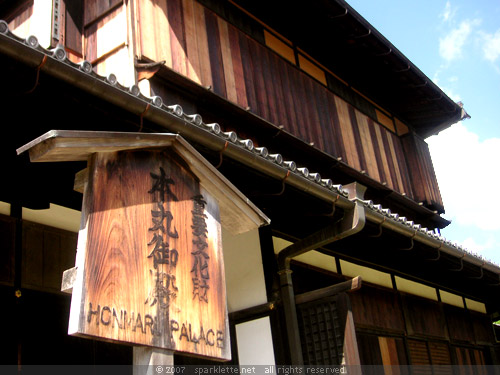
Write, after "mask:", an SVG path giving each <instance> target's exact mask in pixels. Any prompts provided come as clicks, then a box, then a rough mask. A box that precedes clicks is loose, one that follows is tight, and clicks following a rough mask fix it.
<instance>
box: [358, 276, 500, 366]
mask: <svg viewBox="0 0 500 375" xmlns="http://www.w3.org/2000/svg"><path fill="white" fill-rule="evenodd" d="M398 294H399V296H398ZM350 299H351V303H352V306H353V316H354V322H355V325H356V330H357V337H358V343H359V351H360V356H361V359H362V361H363V360H364V362H363V363H370V364H384V365H401V364H412V365H439V366H441V365H451V364H466V365H467V364H469V365H474V364H486V363H487V362H488V359H487V353H488V350H487V349H486V350H485V348H487V347H491V345H494V343H495V337H494V334H493V327H492V323H491V321H490V319H489V317H488V316H487V315H486V314H481V313H476V312H473V311H469V310H466V309H463V308H458V307H455V306H451V305H447V304H444V303H441V302H437V301H432V300H429V299H426V298H422V297H417V296H413V295H410V294H407V293H401V292H396V291H393V290H389V289H385V288H380V287H373V286H370V285H363V287H362V288H361V289H360V290H358V291H356V292H353V293H351V294H350ZM391 348H392V349H391ZM405 348H406V349H405ZM405 350H406V355H405V354H404V352H405ZM406 356H407V357H406ZM421 370H422V369H421ZM423 370H425V369H423ZM427 370H428V373H429V374H430V373H431V372H430V368H429V369H427ZM427 370H425V371H424V372H423V373H427V372H426V371H427ZM440 370H441V371H443V373H446V374H448V373H449V374H451V368H450V367H442V368H441V369H440Z"/></svg>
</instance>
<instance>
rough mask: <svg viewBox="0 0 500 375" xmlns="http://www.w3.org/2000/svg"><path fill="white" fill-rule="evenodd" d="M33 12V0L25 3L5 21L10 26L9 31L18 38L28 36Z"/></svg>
mask: <svg viewBox="0 0 500 375" xmlns="http://www.w3.org/2000/svg"><path fill="white" fill-rule="evenodd" d="M33 10H34V6H33V0H28V1H24V3H23V4H22V5H20V6H19V7H18V8H17V9H15V10H14V12H13V13H12V14H10V15H9V16H7V17H6V18H5V21H6V22H8V24H9V30H11V31H12V32H13V33H14V34H16V35H18V36H22V37H26V36H28V35H29V31H30V24H31V17H32V15H33Z"/></svg>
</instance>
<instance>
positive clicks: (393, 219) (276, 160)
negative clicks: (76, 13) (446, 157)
mask: <svg viewBox="0 0 500 375" xmlns="http://www.w3.org/2000/svg"><path fill="white" fill-rule="evenodd" d="M1 35H4V36H6V37H8V38H10V39H11V40H15V41H17V42H19V43H20V44H23V45H25V46H28V47H30V48H31V49H34V50H36V51H39V52H40V53H41V54H43V55H44V57H43V60H42V64H44V63H45V59H48V58H51V59H54V60H57V61H59V62H60V63H62V64H65V65H68V66H70V67H72V68H74V69H75V70H79V71H80V72H81V73H83V74H85V75H87V76H90V77H92V78H93V79H95V80H98V81H100V82H102V83H105V84H106V85H108V86H109V87H112V88H113V89H115V90H119V91H120V92H122V93H128V94H129V95H130V96H132V97H134V98H136V99H138V100H141V101H143V102H144V104H145V105H146V108H147V109H148V108H149V107H150V106H153V107H155V108H156V109H159V110H161V111H164V113H165V114H169V115H171V116H174V117H175V118H177V119H178V120H179V121H182V122H183V123H184V124H189V125H192V126H195V127H197V128H199V129H202V130H204V131H205V132H207V133H210V134H212V135H214V136H216V137H218V138H220V139H221V140H222V141H224V142H226V145H227V144H228V143H230V144H232V145H234V146H236V147H238V148H239V149H241V150H244V151H245V152H248V153H251V155H252V157H257V158H260V159H262V160H265V161H266V162H267V163H271V164H273V165H276V166H279V167H280V168H282V169H283V170H284V171H285V174H286V176H287V177H288V176H289V175H290V174H293V175H294V176H296V177H298V178H299V179H302V180H303V181H307V183H308V187H307V191H308V192H311V193H312V190H313V189H315V188H316V189H321V196H322V197H323V198H324V197H329V198H330V201H337V200H338V199H339V198H342V200H343V201H347V200H348V199H347V198H348V196H349V193H348V192H347V191H346V190H345V189H344V188H343V187H342V185H336V184H334V183H333V181H332V180H331V179H328V178H323V177H322V176H320V174H319V173H315V172H310V171H309V169H308V168H307V167H297V164H296V162H295V161H292V160H284V159H283V157H282V155H280V154H277V153H271V152H270V151H269V150H268V149H267V148H266V147H255V146H254V143H253V141H252V140H251V139H243V138H240V137H239V136H238V134H237V133H235V132H233V131H229V132H223V131H222V130H221V127H220V126H219V124H217V123H205V122H204V121H203V118H202V117H201V116H200V115H199V114H196V113H195V114H186V113H184V111H183V109H182V107H181V106H180V105H178V104H165V103H164V102H163V99H162V98H161V97H159V96H153V97H146V96H144V95H143V94H142V93H141V92H140V89H139V87H138V86H137V85H132V86H130V87H126V86H123V85H121V84H120V83H119V82H117V78H116V76H115V75H114V74H112V73H111V74H109V75H108V76H107V77H104V76H100V75H98V74H96V73H95V72H94V70H93V67H92V64H91V63H90V62H88V61H82V62H80V63H78V64H77V63H73V62H71V61H70V60H69V59H68V58H67V55H66V51H65V50H64V48H63V47H62V46H57V47H56V48H54V49H50V50H49V49H45V48H42V47H41V46H40V45H39V43H38V40H37V38H36V37H35V36H29V37H27V38H26V39H22V38H19V37H18V36H16V35H14V34H13V33H12V32H10V31H9V27H8V24H7V22H5V21H3V20H0V36H1ZM0 42H2V38H0ZM1 51H2V49H1V48H0V52H1ZM75 74H76V73H75ZM311 184H312V185H311ZM311 186H312V187H311ZM314 187H315V188H314ZM304 190H306V189H304ZM325 190H326V192H327V194H326V195H325V194H324V191H325ZM356 200H357V201H359V202H360V203H362V204H363V206H364V207H365V208H366V215H367V218H368V219H369V220H371V221H372V222H374V223H375V224H380V225H381V226H382V227H390V228H391V229H392V230H396V231H397V232H400V233H401V234H403V235H405V236H407V237H411V238H412V239H414V240H416V241H418V242H421V243H424V244H427V245H428V246H430V247H432V248H435V249H438V250H439V251H441V250H442V251H445V252H447V253H448V254H450V255H453V256H455V257H457V258H459V259H464V258H465V259H466V260H467V261H468V262H470V263H472V264H474V265H476V266H478V267H481V269H483V268H485V269H486V268H487V269H488V270H490V271H491V272H494V273H496V274H499V275H500V267H499V266H498V265H496V264H495V263H493V262H492V261H490V260H488V259H485V258H484V257H482V256H481V255H479V254H477V253H474V252H471V251H469V250H466V249H464V248H463V247H462V246H460V245H458V244H456V243H452V242H451V241H449V240H447V239H445V238H444V237H442V236H441V235H440V234H439V233H436V232H435V231H433V230H430V229H428V228H424V227H422V226H421V225H420V224H416V223H414V222H413V221H410V220H408V219H407V218H406V217H402V216H399V215H398V214H397V213H392V212H391V210H390V209H387V208H383V207H382V206H381V205H379V204H374V203H373V202H372V201H366V200H359V199H358V198H354V199H351V201H356Z"/></svg>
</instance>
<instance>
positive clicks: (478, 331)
mask: <svg viewBox="0 0 500 375" xmlns="http://www.w3.org/2000/svg"><path fill="white" fill-rule="evenodd" d="M469 316H470V319H471V323H472V328H473V330H474V337H475V339H476V343H478V344H487V343H488V344H491V343H493V342H495V335H494V332H493V324H492V322H491V319H490V317H489V316H488V315H486V314H481V313H476V312H473V311H469Z"/></svg>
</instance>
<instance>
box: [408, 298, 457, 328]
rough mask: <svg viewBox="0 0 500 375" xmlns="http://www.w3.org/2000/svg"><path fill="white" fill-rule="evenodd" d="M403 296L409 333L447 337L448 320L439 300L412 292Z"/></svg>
mask: <svg viewBox="0 0 500 375" xmlns="http://www.w3.org/2000/svg"><path fill="white" fill-rule="evenodd" d="M402 297H403V310H404V313H405V321H406V326H407V332H408V334H409V335H420V336H426V337H429V336H434V337H438V338H447V336H448V335H447V332H446V321H445V318H444V315H443V313H442V312H441V309H440V306H439V303H438V302H436V301H431V300H428V299H426V298H421V297H417V296H413V295H410V294H402Z"/></svg>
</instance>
